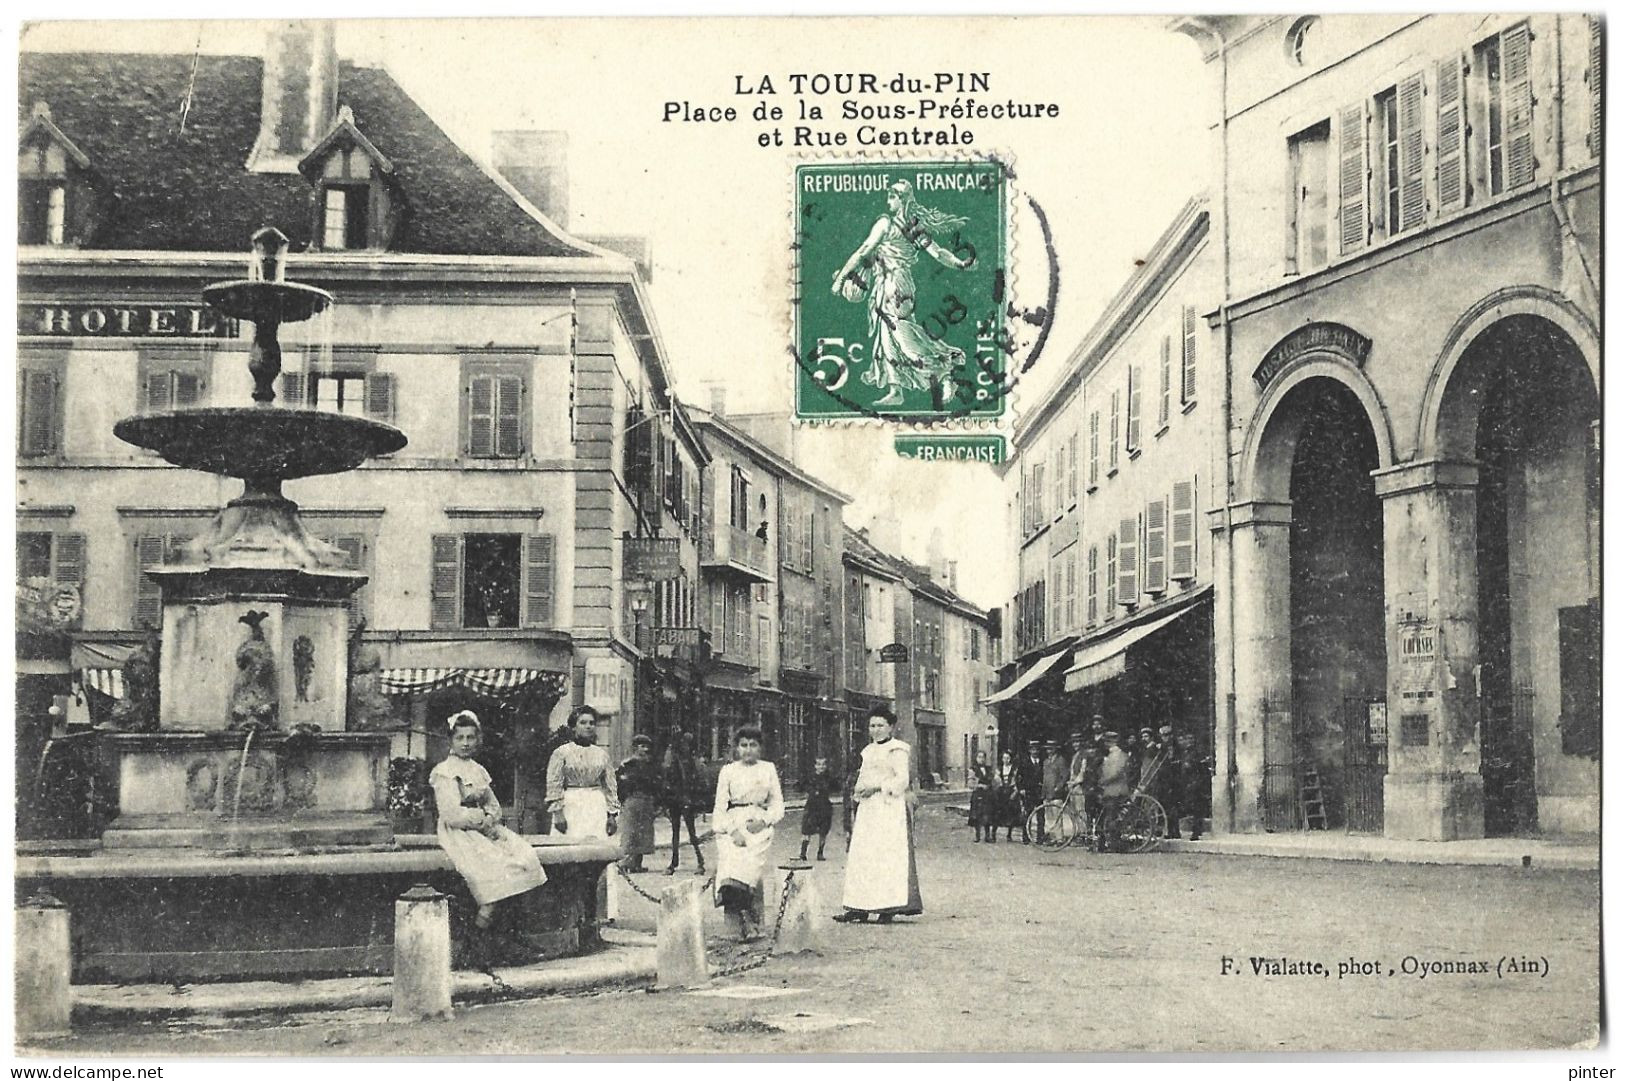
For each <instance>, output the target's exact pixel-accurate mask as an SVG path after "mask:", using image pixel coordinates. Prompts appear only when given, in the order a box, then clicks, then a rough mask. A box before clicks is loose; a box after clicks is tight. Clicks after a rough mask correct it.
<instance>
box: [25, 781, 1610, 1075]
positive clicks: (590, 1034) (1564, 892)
mask: <svg viewBox="0 0 1625 1081" xmlns="http://www.w3.org/2000/svg"><path fill="white" fill-rule="evenodd" d="M796 817H797V815H796V812H792V813H791V814H790V816H789V817H788V818H787V819H786V821H785V823H784V825H783V826H781V827H780V831H779V838H778V841H777V844H776V852H777V854H778V855H779V856H780V857H782V858H786V859H787V858H789V857H792V856H794V855H795V852H796V847H797V844H798V841H799V838H798V837H797V836H795V833H796ZM960 822H962V819H960V818H958V817H957V816H954V815H952V814H950V813H949V812H946V811H945V810H943V809H942V808H940V807H929V808H927V809H925V810H923V811H922V812H921V817H920V821H919V826H920V828H919V837H920V852H919V867H920V876H921V885H922V890H923V892H924V897H925V904H926V914H925V915H924V916H923V917H921V918H920V919H918V920H914V921H909V922H902V923H897V924H894V925H892V926H889V927H880V926H876V925H868V926H847V925H839V924H835V923H829V924H827V925H826V934H827V940H826V946H827V950H826V953H825V955H824V956H822V957H800V958H778V959H774V960H772V961H770V962H769V963H768V964H767V965H766V966H765V967H762V968H759V969H757V970H755V971H752V972H747V973H744V974H742V975H740V976H736V977H732V978H730V979H728V980H722V981H716V982H714V984H713V987H712V991H716V990H719V989H724V988H736V989H738V991H737V993H739V994H741V995H754V996H755V997H731V998H730V997H719V996H716V995H714V994H711V993H694V992H662V993H650V992H647V991H645V990H642V989H636V990H612V991H606V992H600V993H596V994H589V995H582V996H571V997H556V998H548V999H536V1000H529V1001H518V1002H511V1003H502V1004H495V1005H489V1006H479V1007H473V1008H469V1009H460V1010H459V1011H458V1015H457V1018H456V1019H455V1020H454V1021H452V1022H450V1023H443V1024H424V1025H416V1026H399V1025H391V1024H388V1023H387V1022H386V1015H387V1011H385V1010H368V1011H351V1012H347V1013H341V1014H305V1015H288V1016H279V1017H274V1018H260V1019H253V1020H244V1019H228V1018H213V1019H210V1018H193V1019H190V1020H187V1021H185V1022H179V1021H177V1022H171V1023H168V1024H162V1023H155V1024H152V1025H147V1026H138V1027H133V1028H119V1029H117V1030H114V1029H103V1030H90V1031H86V1032H83V1033H81V1034H80V1035H79V1036H78V1037H76V1038H75V1039H73V1040H70V1041H62V1042H54V1043H52V1044H51V1045H49V1050H50V1051H51V1052H52V1053H56V1054H70V1055H78V1054H86V1053H89V1054H95V1053H106V1052H113V1051H117V1052H120V1053H125V1054H130V1055H141V1054H152V1055H159V1056H164V1057H170V1056H174V1055H177V1054H181V1055H191V1054H211V1055H212V1054H241V1053H247V1054H274V1055H309V1054H322V1055H325V1054H355V1055H402V1054H406V1055H413V1054H423V1055H434V1054H440V1055H444V1054H459V1055H468V1054H473V1055H479V1054H507V1055H523V1054H549V1053H559V1052H566V1051H576V1052H586V1053H622V1054H636V1053H657V1054H658V1053H669V1054H684V1053H719V1052H726V1053H746V1054H750V1053H756V1054H791V1053H813V1052H820V1053H837V1052H886V1051H914V1050H925V1049H930V1050H932V1051H938V1052H960V1053H974V1052H997V1051H1002V1052H1016V1051H1075V1052H1107V1051H1121V1052H1130V1053H1133V1052H1162V1051H1197V1052H1219V1051H1230V1050H1258V1051H1270V1050H1283V1051H1332V1050H1358V1049H1370V1048H1383V1049H1386V1050H1396V1051H1397V1050H1466V1049H1501V1050H1509V1049H1524V1048H1562V1047H1569V1046H1572V1045H1575V1044H1587V1043H1589V1042H1590V1041H1592V1040H1594V1039H1595V1038H1596V1033H1597V1027H1596V1017H1597V1000H1598V971H1597V970H1598V952H1597V951H1598V944H1597V924H1596V914H1597V912H1598V897H1597V893H1598V885H1599V884H1598V879H1597V875H1596V874H1594V873H1590V872H1571V871H1539V870H1535V871H1524V870H1517V869H1512V868H1487V867H1485V868H1475V867H1449V866H1420V865H1397V864H1373V863H1340V862H1335V861H1327V860H1310V859H1301V860H1286V859H1267V858H1259V857H1223V856H1203V855H1197V854H1189V855H1185V854H1180V855H1175V854H1167V853H1162V854H1155V853H1154V854H1150V855H1144V856H1112V857H1107V856H1101V855H1096V854H1093V853H1086V852H1082V851H1079V850H1068V851H1066V852H1062V853H1057V854H1050V853H1044V852H1040V851H1039V850H1038V849H1037V848H1036V847H1025V846H1023V845H1022V844H1021V841H1020V836H1019V834H1018V835H1017V837H1016V842H1015V843H1014V844H1006V843H1005V842H1004V841H1003V840H1002V839H1001V840H1000V842H999V843H998V844H997V845H996V846H989V845H976V844H972V843H971V841H970V831H969V830H968V829H967V828H965V827H964V826H963V825H958V823H960ZM661 824H662V825H664V823H661ZM837 829H838V827H837ZM842 841H843V838H842V836H841V835H840V833H839V832H837V833H836V834H834V835H832V837H831V838H830V845H829V856H830V860H829V861H828V862H826V863H823V864H818V865H816V866H817V872H816V878H817V888H818V890H819V893H820V895H821V899H822V903H823V907H824V909H825V910H826V911H828V912H829V913H834V912H836V911H838V909H839V896H840V883H841V870H842V864H843V858H844V852H843V850H842ZM686 856H687V859H688V866H687V867H685V873H688V872H689V871H690V870H691V868H692V852H689V853H687V854H686ZM660 859H661V857H659V856H656V857H654V861H655V862H654V863H653V866H655V867H657V868H658V867H659V866H661V863H660V862H659V861H660ZM639 881H640V884H642V885H643V886H645V888H649V889H651V890H653V891H656V892H658V890H659V888H660V887H661V886H662V885H663V884H664V883H665V882H666V881H667V879H665V878H664V877H663V876H662V875H660V874H659V873H658V872H656V873H651V874H647V875H643V876H639ZM653 913H654V906H653V905H651V904H649V903H648V902H645V901H643V900H641V899H638V898H636V897H630V896H629V899H628V901H627V910H626V911H625V912H624V915H623V919H622V920H621V921H620V922H621V924H622V926H626V927H630V928H634V929H636V928H644V929H652V928H653ZM1534 914H1538V917H1536V916H1535V915H1534ZM713 919H714V914H713V915H712V916H708V922H709V921H711V920H713ZM713 929H714V930H715V931H716V932H717V933H719V934H720V932H721V923H720V920H715V923H714V927H713ZM1226 957H1229V958H1230V959H1231V960H1232V961H1233V965H1234V969H1235V971H1233V972H1232V973H1231V974H1228V975H1224V974H1221V973H1222V969H1223V967H1224V959H1225V958H1226ZM1255 957H1256V958H1273V959H1277V960H1279V959H1283V958H1284V959H1285V960H1286V962H1287V963H1288V965H1289V967H1292V968H1294V969H1296V968H1298V967H1299V965H1300V963H1307V964H1310V965H1312V964H1313V963H1315V962H1319V963H1320V964H1322V965H1324V966H1325V970H1326V975H1324V976H1322V975H1319V974H1306V975H1276V976H1272V975H1255V974H1254V964H1253V961H1252V960H1251V959H1252V958H1255ZM1407 957H1411V958H1414V959H1416V961H1417V962H1422V963H1423V967H1422V969H1420V970H1418V971H1415V972H1410V973H1407V972H1406V971H1404V969H1405V968H1406V967H1407V962H1406V958H1407ZM1505 957H1515V958H1525V957H1527V958H1532V959H1534V961H1535V964H1536V967H1540V966H1541V963H1542V962H1544V963H1545V973H1546V974H1545V975H1544V976H1541V975H1539V974H1538V973H1537V974H1513V973H1510V972H1507V971H1506V966H1501V967H1502V968H1503V972H1504V973H1505V974H1504V975H1503V976H1501V977H1498V976H1497V974H1496V969H1497V967H1498V965H1500V964H1501V962H1502V959H1503V958H1505ZM1351 960H1352V961H1355V962H1375V963H1376V964H1375V974H1372V975H1364V976H1346V977H1344V978H1341V979H1340V978H1339V971H1338V966H1339V963H1346V962H1349V961H1351ZM1467 961H1476V962H1484V963H1487V968H1488V971H1487V972H1484V971H1476V972H1463V971H1448V969H1450V968H1451V967H1465V966H1460V965H1459V964H1458V965H1457V966H1451V965H1449V964H1448V963H1450V962H1456V963H1460V962H1467ZM1432 962H1444V963H1447V964H1446V965H1444V966H1443V969H1444V970H1441V969H1440V968H1439V967H1428V966H1429V965H1430V964H1431V963H1432ZM1390 971H1391V972H1392V975H1390V974H1389V973H1390ZM752 988H756V989H763V991H764V992H766V993H762V994H759V993H757V992H753V991H752V990H751V989H752ZM796 1014H803V1015H808V1016H804V1017H800V1018H796V1017H795V1016H794V1015H796ZM781 1018H783V1019H786V1022H785V1023H783V1024H776V1022H777V1021H778V1019H781ZM839 1019H846V1020H848V1021H852V1022H855V1023H850V1024H846V1025H842V1026H839V1027H829V1028H823V1029H822V1030H819V1031H810V1032H809V1031H794V1029H795V1028H796V1026H797V1025H805V1026H808V1027H810V1028H815V1029H818V1028H820V1027H821V1025H822V1024H823V1023H825V1022H828V1023H829V1024H830V1025H832V1026H833V1025H834V1024H835V1022H836V1021H837V1020H839ZM783 1028H788V1029H791V1030H792V1031H780V1029H783ZM611 1034H613V1035H611ZM42 1049H45V1048H42Z"/></svg>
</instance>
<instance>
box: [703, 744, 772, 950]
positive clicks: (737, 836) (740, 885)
mask: <svg viewBox="0 0 1625 1081" xmlns="http://www.w3.org/2000/svg"><path fill="white" fill-rule="evenodd" d="M734 746H735V748H736V749H737V751H738V752H739V758H738V760H737V761H734V762H729V763H728V764H727V765H726V766H723V767H722V771H721V772H720V773H718V774H717V799H716V806H715V807H714V808H712V811H711V828H712V829H713V830H714V831H715V833H716V838H717V904H718V905H719V906H720V907H722V908H723V909H724V910H726V911H727V913H728V915H729V916H730V917H731V918H733V919H735V920H737V921H738V923H739V937H740V940H741V941H743V942H753V941H755V940H756V939H757V938H760V937H761V925H762V875H763V870H764V866H765V864H766V862H767V852H768V849H770V848H772V847H773V827H774V825H775V824H777V823H778V821H779V820H780V819H781V818H783V817H784V793H783V791H782V790H781V789H780V788H779V771H778V770H777V769H775V768H774V767H773V763H771V762H764V761H762V730H761V729H760V728H751V727H745V728H741V729H740V730H739V732H738V733H737V734H736V735H735V736H734Z"/></svg>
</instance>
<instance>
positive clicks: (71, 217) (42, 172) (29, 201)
mask: <svg viewBox="0 0 1625 1081" xmlns="http://www.w3.org/2000/svg"><path fill="white" fill-rule="evenodd" d="M17 182H18V188H17V242H18V243H19V244H44V245H58V246H59V245H63V244H73V243H78V242H80V241H82V240H83V239H84V237H85V234H86V233H87V232H88V231H89V226H90V223H91V214H90V211H91V209H92V207H93V205H94V203H95V198H94V196H95V192H94V188H93V185H92V177H91V173H90V159H89V158H88V157H86V156H85V153H84V151H82V150H80V149H79V148H78V147H77V146H75V145H74V143H73V140H71V139H69V138H68V137H67V136H66V135H64V134H63V133H62V129H60V128H58V127H57V126H56V124H55V123H53V122H52V120H51V110H50V107H49V106H47V105H46V104H45V103H44V102H40V103H38V104H37V105H35V106H34V113H33V116H32V117H31V118H30V119H29V122H28V124H27V125H26V126H24V128H23V131H22V135H21V137H20V138H19V140H18V144H17Z"/></svg>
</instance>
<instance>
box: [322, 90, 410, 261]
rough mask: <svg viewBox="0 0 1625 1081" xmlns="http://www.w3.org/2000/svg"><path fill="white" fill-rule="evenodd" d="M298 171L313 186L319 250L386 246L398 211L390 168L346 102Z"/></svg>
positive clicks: (396, 196) (390, 165)
mask: <svg viewBox="0 0 1625 1081" xmlns="http://www.w3.org/2000/svg"><path fill="white" fill-rule="evenodd" d="M299 171H300V172H301V173H303V174H304V175H305V176H306V177H308V178H309V179H310V181H311V183H312V184H314V185H315V187H316V226H315V236H316V238H317V243H318V244H320V246H321V248H322V249H323V250H324V251H361V250H366V249H369V248H371V249H380V248H387V247H389V242H390V238H391V236H392V235H393V234H394V231H395V226H396V224H397V223H398V221H399V218H400V211H401V205H400V199H399V194H398V192H397V191H396V190H395V186H394V184H393V182H392V181H391V176H392V174H393V173H394V171H395V167H394V165H392V164H391V163H390V161H389V159H388V158H386V157H384V155H383V154H381V153H380V152H379V150H378V148H377V147H375V146H373V145H372V143H371V142H370V141H369V140H368V139H367V137H366V136H364V135H362V134H361V131H360V129H358V128H357V127H356V125H355V116H354V114H352V113H351V112H350V109H349V107H348V106H345V107H344V108H341V109H340V110H339V117H338V121H337V122H336V123H335V124H334V125H333V128H332V130H331V131H329V132H328V133H327V135H326V136H325V137H324V138H323V139H322V141H321V142H319V143H318V144H316V148H315V149H314V150H312V151H311V152H310V153H309V154H307V155H305V157H304V159H303V160H302V161H300V163H299Z"/></svg>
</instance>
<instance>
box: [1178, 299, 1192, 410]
mask: <svg viewBox="0 0 1625 1081" xmlns="http://www.w3.org/2000/svg"><path fill="white" fill-rule="evenodd" d="M1182 316H1183V326H1182V330H1183V331H1184V333H1183V336H1182V340H1181V343H1180V352H1179V400H1180V402H1181V403H1182V404H1184V405H1185V406H1186V407H1187V411H1188V407H1189V406H1190V405H1192V404H1193V403H1194V402H1195V401H1196V308H1195V306H1194V305H1190V304H1187V305H1185V308H1184V310H1183V312H1182Z"/></svg>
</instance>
